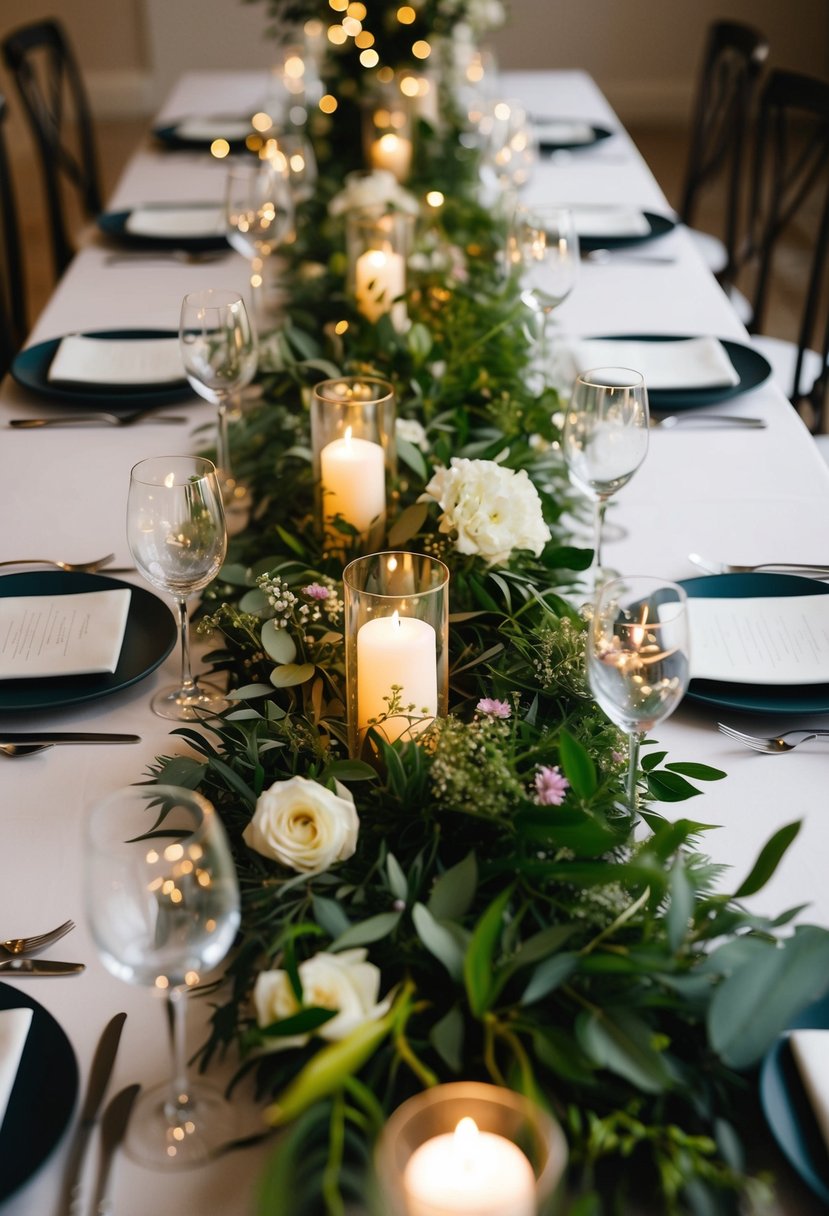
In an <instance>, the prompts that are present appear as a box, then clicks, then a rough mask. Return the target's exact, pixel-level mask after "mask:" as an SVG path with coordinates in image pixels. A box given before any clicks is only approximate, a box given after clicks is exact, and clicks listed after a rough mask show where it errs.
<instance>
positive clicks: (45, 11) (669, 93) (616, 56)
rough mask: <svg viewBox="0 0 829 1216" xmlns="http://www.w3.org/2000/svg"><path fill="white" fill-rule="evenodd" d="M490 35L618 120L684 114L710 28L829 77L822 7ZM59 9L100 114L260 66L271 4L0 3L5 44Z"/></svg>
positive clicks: (687, 6)
mask: <svg viewBox="0 0 829 1216" xmlns="http://www.w3.org/2000/svg"><path fill="white" fill-rule="evenodd" d="M506 2H507V4H508V5H509V8H510V14H511V16H510V21H509V23H508V25H507V26H506V28H505V29H504V30H502V31H500V32H499V33H498V34H497V35H496V36H495V37H494V38H493V39H492V44H493V46H494V49H495V51H496V54H497V57H498V61H499V63H500V64H501V66H502V67H505V68H520V67H528V68H532V67H536V68H544V67H581V68H585V69H586V70H587V71H589V72H590V73H591V74H592V75H593V76H594V77H595V78H596V80H597V81H598V83H599V85H600V86H601V88H602V89H603V90H604V92H605V93H606V94H607V96H608V98H609V99H610V101H611V103H612V104H613V105H614V106H615V108H616V109H617V111H618V112H619V114H620V117H621V118H622V120H623V121H626V122H630V121H652V122H674V121H676V120H681V119H683V118H684V117H686V116H687V113H688V110H689V107H690V101H691V96H692V92H693V83H694V80H695V77H696V73H697V70H698V66H699V59H700V55H701V51H702V46H703V42H704V38H705V31H706V28H707V26H708V24H709V23H710V21H712V20H714V19H715V18H732V19H734V20H739V21H744V22H746V23H748V24H753V25H755V26H757V27H758V28H759V29H761V30H763V31H764V32H765V34H766V36H767V37H768V39H769V41H770V43H771V56H770V62H771V64H772V65H773V66H781V67H790V68H795V69H797V70H799V71H804V72H809V73H812V74H813V75H818V76H824V77H827V78H829V4H827V0H785V2H784V0H506ZM55 12H59V13H60V17H61V20H62V21H63V22H64V24H65V26H66V27H67V30H68V32H69V34H70V37H71V38H72V40H73V44H74V45H75V46H76V48H77V51H78V54H79V57H80V59H81V64H82V67H83V69H84V73H85V76H86V79H87V81H88V84H89V89H90V92H91V94H92V97H93V102H94V104H95V108H96V110H97V112H98V113H99V114H100V115H101V116H104V115H106V116H113V115H117V114H130V113H133V114H141V113H152V111H153V110H155V109H156V108H157V107H158V106H159V105H160V103H161V101H162V100H163V98H164V96H165V95H166V93H167V91H168V90H169V88H170V85H171V84H172V82H173V80H174V79H175V78H176V76H178V75H179V74H180V73H181V72H182V71H185V70H187V69H189V68H198V67H207V68H210V67H230V68H244V67H249V68H262V70H263V71H264V70H265V69H266V68H267V67H268V66H269V64H270V61H271V58H272V52H271V43H270V42H269V40H268V38H267V37H266V36H265V34H264V31H265V28H266V26H267V6H266V3H265V2H264V0H259V2H256V3H243V2H242V0H61V3H59V4H56V3H55V0H2V15H1V16H0V37H2V36H3V34H5V33H6V32H8V31H9V30H11V29H12V28H14V26H16V25H20V24H23V23H24V22H26V21H31V20H35V19H37V18H40V17H45V16H51V15H53V14H54V13H55Z"/></svg>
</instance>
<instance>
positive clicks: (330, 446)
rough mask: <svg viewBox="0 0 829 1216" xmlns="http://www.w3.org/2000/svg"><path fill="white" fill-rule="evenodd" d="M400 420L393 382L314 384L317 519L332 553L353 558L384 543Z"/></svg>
mask: <svg viewBox="0 0 829 1216" xmlns="http://www.w3.org/2000/svg"><path fill="white" fill-rule="evenodd" d="M395 418H396V404H395V396H394V389H393V387H392V386H391V384H390V383H389V382H388V380H381V379H379V378H378V377H376V376H342V377H340V378H339V379H336V380H323V381H322V382H321V383H320V384H317V385H315V387H314V390H313V395H312V399H311V448H312V453H313V462H314V465H313V467H314V484H315V485H316V487H317V519H318V521H319V525H320V531H321V533H322V536H323V542H324V544H325V547H326V550H327V551H329V552H331V551H342V553H343V556H345V554H346V552H347V551H349V550H350V551H351V554H352V556H353V554H354V553H360V552H362V553H365V552H370V551H371V550H372V549H377V548H378V547H379V546H380V545H381V544H382V543H383V536H384V535H385V529H386V513H387V509H388V502H389V499H390V496H391V488H392V485H393V482H394V479H395V477H396V475H397V452H396V447H395ZM339 521H341V522H342V525H343V526H338V523H339Z"/></svg>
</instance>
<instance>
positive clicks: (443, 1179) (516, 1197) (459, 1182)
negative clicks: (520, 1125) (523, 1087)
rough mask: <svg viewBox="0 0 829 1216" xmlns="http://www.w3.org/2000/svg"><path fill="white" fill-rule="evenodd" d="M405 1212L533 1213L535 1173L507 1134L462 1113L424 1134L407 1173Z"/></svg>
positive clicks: (428, 1215)
mask: <svg viewBox="0 0 829 1216" xmlns="http://www.w3.org/2000/svg"><path fill="white" fill-rule="evenodd" d="M403 1190H404V1193H405V1197H406V1212H407V1216H535V1212H536V1196H535V1175H534V1174H533V1170H532V1166H531V1165H530V1163H529V1161H528V1160H527V1157H526V1156H525V1154H524V1153H522V1151H521V1149H520V1148H519V1147H518V1146H517V1145H516V1144H513V1142H512V1141H511V1140H507V1139H506V1138H505V1137H504V1136H498V1135H495V1133H493V1132H480V1131H478V1128H477V1126H476V1124H475V1122H474V1120H473V1119H461V1121H460V1123H459V1124H458V1126H457V1127H456V1129H455V1131H454V1132H447V1133H445V1134H444V1135H441V1136H434V1137H433V1138H432V1139H431V1140H426V1141H425V1143H423V1144H421V1145H420V1146H419V1147H418V1148H416V1149H415V1151H414V1152H413V1153H412V1155H411V1157H410V1158H409V1161H408V1164H407V1165H406V1169H405V1171H404V1174H403Z"/></svg>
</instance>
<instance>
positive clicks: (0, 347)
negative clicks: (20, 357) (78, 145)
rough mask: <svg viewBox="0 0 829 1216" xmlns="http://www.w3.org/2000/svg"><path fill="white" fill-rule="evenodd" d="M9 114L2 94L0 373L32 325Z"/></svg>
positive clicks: (7, 366) (0, 117) (0, 155)
mask: <svg viewBox="0 0 829 1216" xmlns="http://www.w3.org/2000/svg"><path fill="white" fill-rule="evenodd" d="M7 115H8V106H7V103H6V99H5V97H3V96H2V95H0V376H2V375H4V374H5V373H6V371H8V368H9V366H10V364H11V361H12V359H13V358H14V356H15V355H16V354H17V351H18V350H19V349H20V347H21V346H22V345H23V339H24V338H25V336H26V332H27V329H28V326H27V324H26V294H25V288H24V281H23V266H22V263H21V259H20V231H19V228H18V224H17V208H16V205H15V198H14V190H13V187H12V180H11V167H10V163H9V155H8V148H7V145H6V133H5V123H6V118H7Z"/></svg>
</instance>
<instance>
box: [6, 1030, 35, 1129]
mask: <svg viewBox="0 0 829 1216" xmlns="http://www.w3.org/2000/svg"><path fill="white" fill-rule="evenodd" d="M31 1023H32V1010H31V1009H0V1131H2V1129H3V1120H4V1119H5V1117H6V1108H7V1107H8V1105H9V1098H10V1097H11V1092H12V1086H13V1085H14V1080H15V1077H16V1076H17V1070H18V1068H19V1067H20V1059H21V1056H22V1055H23V1048H24V1047H25V1045H26V1036H27V1035H28V1033H29V1027H30V1025H31Z"/></svg>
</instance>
